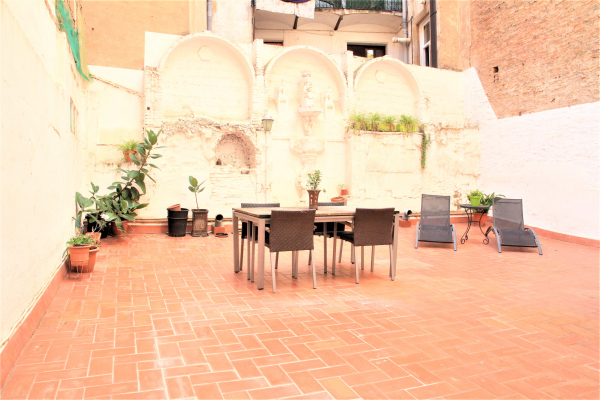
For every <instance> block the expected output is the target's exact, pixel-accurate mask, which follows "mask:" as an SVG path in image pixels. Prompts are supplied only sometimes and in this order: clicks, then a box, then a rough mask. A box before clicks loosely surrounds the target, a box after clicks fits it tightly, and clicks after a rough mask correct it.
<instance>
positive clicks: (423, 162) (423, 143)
mask: <svg viewBox="0 0 600 400" xmlns="http://www.w3.org/2000/svg"><path fill="white" fill-rule="evenodd" d="M422 135H423V136H422V139H421V169H425V165H426V164H427V147H429V144H430V143H431V137H430V136H429V135H428V134H426V133H423V134H422Z"/></svg>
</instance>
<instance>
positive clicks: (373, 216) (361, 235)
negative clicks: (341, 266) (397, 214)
mask: <svg viewBox="0 0 600 400" xmlns="http://www.w3.org/2000/svg"><path fill="white" fill-rule="evenodd" d="M393 228H394V209H393V208H357V209H356V214H355V215H354V230H353V231H352V232H345V231H344V232H341V233H340V234H339V238H340V239H342V240H343V241H346V242H349V243H351V244H352V254H353V258H354V260H355V264H354V265H355V269H356V283H358V263H357V262H356V247H357V246H358V247H361V248H362V249H363V250H364V246H371V271H373V270H374V268H375V251H374V250H375V246H384V245H388V246H389V249H390V276H391V274H392V268H393V267H394V263H395V260H393V258H392V254H393V253H392V245H393V235H392V230H393ZM363 255H364V253H363ZM364 267H365V266H364V257H362V267H361V268H362V269H364Z"/></svg>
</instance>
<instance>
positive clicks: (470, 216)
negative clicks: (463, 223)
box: [460, 208, 481, 244]
mask: <svg viewBox="0 0 600 400" xmlns="http://www.w3.org/2000/svg"><path fill="white" fill-rule="evenodd" d="M465 212H466V213H467V230H466V231H465V233H463V235H462V237H461V238H460V244H465V242H466V241H467V240H469V230H470V229H471V223H472V222H473V212H470V213H469V209H468V208H465ZM480 229H481V228H480Z"/></svg>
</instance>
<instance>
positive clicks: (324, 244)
mask: <svg viewBox="0 0 600 400" xmlns="http://www.w3.org/2000/svg"><path fill="white" fill-rule="evenodd" d="M324 225H325V232H324V235H323V273H324V274H326V273H327V222H325V224H324Z"/></svg>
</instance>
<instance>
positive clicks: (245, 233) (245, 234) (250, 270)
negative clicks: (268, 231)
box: [240, 203, 280, 281]
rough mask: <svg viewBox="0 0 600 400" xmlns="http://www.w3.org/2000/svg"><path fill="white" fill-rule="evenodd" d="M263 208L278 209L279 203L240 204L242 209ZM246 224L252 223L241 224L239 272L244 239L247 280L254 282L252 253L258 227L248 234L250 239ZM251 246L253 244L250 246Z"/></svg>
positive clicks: (241, 265)
mask: <svg viewBox="0 0 600 400" xmlns="http://www.w3.org/2000/svg"><path fill="white" fill-rule="evenodd" d="M263 207H267V208H268V207H280V204H279V203H242V208H263ZM248 224H250V225H252V222H249V223H248V222H242V232H241V235H240V237H241V242H242V244H241V246H240V247H241V249H240V271H241V270H242V267H243V265H244V239H248V279H249V280H252V281H254V270H253V268H252V267H253V263H254V253H255V247H256V246H255V245H256V237H257V235H258V227H255V229H254V234H252V232H250V237H248ZM251 244H254V245H253V246H251Z"/></svg>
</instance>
